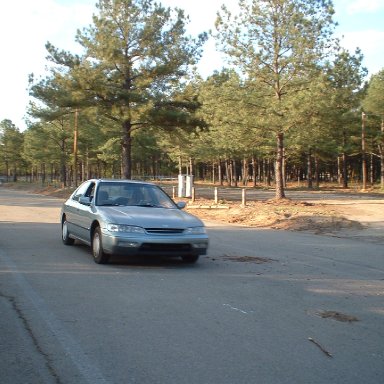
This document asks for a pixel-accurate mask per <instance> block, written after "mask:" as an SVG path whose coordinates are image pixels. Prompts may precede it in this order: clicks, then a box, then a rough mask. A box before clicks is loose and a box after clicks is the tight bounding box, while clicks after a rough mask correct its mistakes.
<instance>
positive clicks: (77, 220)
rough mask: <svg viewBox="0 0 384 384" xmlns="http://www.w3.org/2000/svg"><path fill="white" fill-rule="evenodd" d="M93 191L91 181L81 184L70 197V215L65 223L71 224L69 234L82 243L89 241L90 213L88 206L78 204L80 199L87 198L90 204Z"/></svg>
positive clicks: (93, 184)
mask: <svg viewBox="0 0 384 384" xmlns="http://www.w3.org/2000/svg"><path fill="white" fill-rule="evenodd" d="M94 189H95V183H94V182H93V181H89V182H85V183H84V184H82V185H81V186H80V188H79V189H78V190H77V192H76V193H75V195H74V196H73V197H72V201H71V208H70V214H69V215H68V216H67V221H68V222H69V223H70V224H71V227H70V228H71V232H72V233H73V234H74V235H75V236H76V237H79V238H81V239H83V240H84V241H90V235H89V228H90V225H91V224H90V223H91V220H92V219H91V216H92V211H91V207H90V205H89V204H84V203H81V202H80V198H81V197H87V198H89V200H88V201H90V202H92V199H93V193H94Z"/></svg>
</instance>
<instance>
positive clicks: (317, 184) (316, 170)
mask: <svg viewBox="0 0 384 384" xmlns="http://www.w3.org/2000/svg"><path fill="white" fill-rule="evenodd" d="M315 182H316V188H319V187H320V174H319V158H318V157H317V156H316V155H315Z"/></svg>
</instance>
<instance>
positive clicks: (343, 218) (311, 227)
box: [3, 184, 384, 244]
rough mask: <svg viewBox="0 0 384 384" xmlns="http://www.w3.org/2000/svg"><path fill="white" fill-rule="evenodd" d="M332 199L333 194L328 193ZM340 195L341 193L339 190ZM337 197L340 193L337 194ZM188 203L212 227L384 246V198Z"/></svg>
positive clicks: (64, 193)
mask: <svg viewBox="0 0 384 384" xmlns="http://www.w3.org/2000/svg"><path fill="white" fill-rule="evenodd" d="M3 186H4V187H8V188H13V189H24V190H29V191H31V192H33V193H39V194H44V195H48V196H52V197H57V198H61V199H66V198H67V197H68V196H69V195H70V193H71V190H70V189H64V190H63V189H60V188H54V187H45V188H39V187H36V186H32V185H28V184H27V185H25V184H24V185H23V184H16V185H15V184H10V185H7V186H5V185H3ZM327 194H328V196H329V191H327ZM337 195H340V191H337ZM335 196H336V194H335ZM185 201H186V202H187V207H186V210H187V211H188V212H190V213H192V214H194V215H196V216H198V217H200V218H201V219H202V220H204V221H205V222H206V223H207V224H208V225H220V224H232V225H242V226H247V227H255V228H271V229H279V230H291V231H308V232H311V233H314V234H319V235H327V236H336V237H345V238H355V239H359V240H363V241H370V242H376V243H383V244H384V195H380V194H377V195H376V196H375V197H374V198H372V196H370V197H369V198H368V197H367V198H365V196H364V195H363V194H362V195H358V196H356V195H352V194H348V193H345V194H344V195H343V197H342V198H329V197H327V199H321V194H320V195H319V198H318V199H317V200H314V199H313V198H311V200H310V201H305V200H303V197H302V193H301V194H300V200H296V199H284V200H278V201H277V200H274V199H271V200H265V201H249V202H247V205H246V206H242V205H241V204H239V202H231V201H226V202H225V203H224V204H217V205H215V204H214V202H213V201H212V200H206V199H198V200H195V201H194V202H191V201H190V200H185Z"/></svg>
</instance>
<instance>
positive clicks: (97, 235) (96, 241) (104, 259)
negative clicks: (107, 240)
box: [92, 227, 109, 264]
mask: <svg viewBox="0 0 384 384" xmlns="http://www.w3.org/2000/svg"><path fill="white" fill-rule="evenodd" d="M92 255H93V260H94V261H95V263H97V264H106V263H108V260H109V255H106V254H105V253H104V251H103V243H102V240H101V230H100V227H96V228H95V230H94V231H93V237H92Z"/></svg>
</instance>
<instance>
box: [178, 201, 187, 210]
mask: <svg viewBox="0 0 384 384" xmlns="http://www.w3.org/2000/svg"><path fill="white" fill-rule="evenodd" d="M176 205H177V207H178V208H179V209H184V208H185V207H186V205H187V203H186V202H185V201H179V202H178V203H177V204H176Z"/></svg>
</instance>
